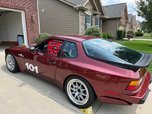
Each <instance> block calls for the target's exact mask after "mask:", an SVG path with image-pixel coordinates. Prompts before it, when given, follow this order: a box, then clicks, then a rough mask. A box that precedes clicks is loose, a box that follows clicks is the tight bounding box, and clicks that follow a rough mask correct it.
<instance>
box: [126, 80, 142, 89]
mask: <svg viewBox="0 0 152 114" xmlns="http://www.w3.org/2000/svg"><path fill="white" fill-rule="evenodd" d="M141 83H142V78H141V79H140V80H136V81H131V82H130V84H129V86H128V88H127V90H129V91H134V90H136V89H137V87H138V86H139V85H140V84H141Z"/></svg>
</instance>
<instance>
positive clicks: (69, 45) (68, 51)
mask: <svg viewBox="0 0 152 114" xmlns="http://www.w3.org/2000/svg"><path fill="white" fill-rule="evenodd" d="M77 55H78V51H77V46H76V44H75V43H73V42H66V43H65V44H64V46H63V49H62V51H61V53H60V57H61V58H76V57H77Z"/></svg>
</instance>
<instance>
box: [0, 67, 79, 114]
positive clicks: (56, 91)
mask: <svg viewBox="0 0 152 114" xmlns="http://www.w3.org/2000/svg"><path fill="white" fill-rule="evenodd" d="M1 70H2V71H3V72H4V73H5V74H6V76H9V78H13V79H14V80H17V81H19V82H21V83H20V85H19V86H18V87H23V86H28V87H30V88H32V89H33V90H35V91H37V92H39V93H40V94H42V95H44V96H46V97H48V98H50V99H52V100H54V101H56V102H57V103H59V104H61V105H62V106H64V107H65V108H67V109H69V110H72V111H74V112H75V113H78V114H80V110H79V109H77V108H76V107H74V106H72V105H71V104H70V103H69V101H68V99H67V97H66V96H65V94H64V92H63V91H62V90H61V89H60V88H58V87H57V86H55V85H54V84H52V83H49V82H48V81H45V80H43V79H41V78H39V77H35V76H33V75H31V74H28V73H23V72H22V73H15V74H14V73H11V72H9V71H8V70H7V68H6V66H5V65H3V66H2V67H1Z"/></svg>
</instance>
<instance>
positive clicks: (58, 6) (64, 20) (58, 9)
mask: <svg viewBox="0 0 152 114" xmlns="http://www.w3.org/2000/svg"><path fill="white" fill-rule="evenodd" d="M38 4H39V17H40V30H41V33H50V34H53V35H56V34H79V12H78V11H77V10H76V9H74V8H73V7H71V6H69V5H67V4H65V3H62V2H60V1H58V0H38Z"/></svg>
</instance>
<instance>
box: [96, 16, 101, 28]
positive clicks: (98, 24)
mask: <svg viewBox="0 0 152 114" xmlns="http://www.w3.org/2000/svg"><path fill="white" fill-rule="evenodd" d="M95 25H96V27H100V18H99V17H95Z"/></svg>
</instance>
